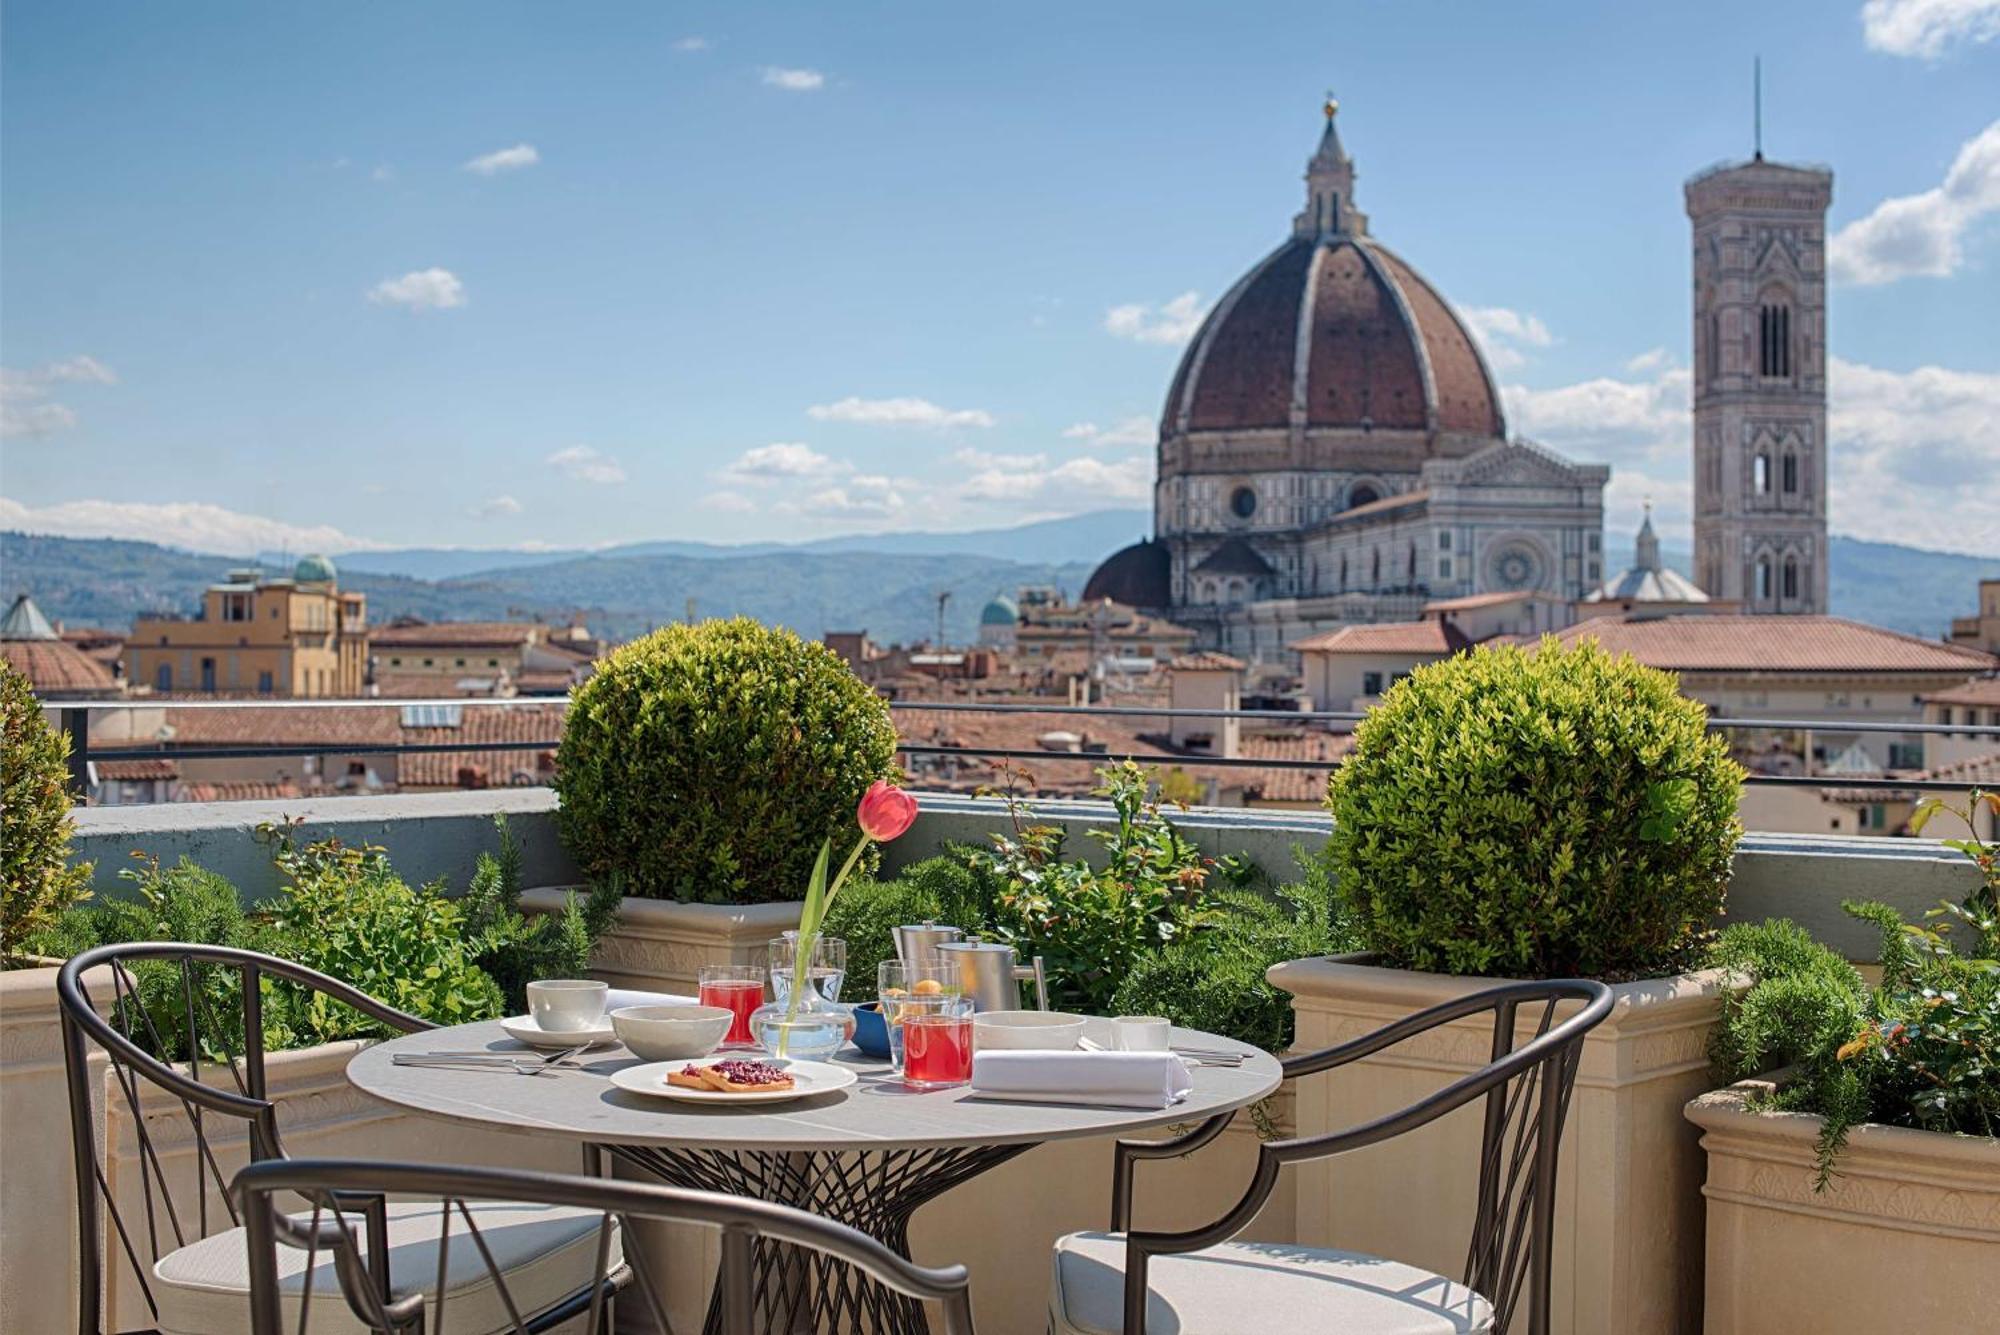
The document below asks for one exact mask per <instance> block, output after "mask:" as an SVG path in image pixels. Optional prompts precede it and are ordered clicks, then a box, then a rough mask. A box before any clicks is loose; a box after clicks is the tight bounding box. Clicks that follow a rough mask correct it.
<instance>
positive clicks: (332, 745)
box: [43, 696, 2000, 796]
mask: <svg viewBox="0 0 2000 1335" xmlns="http://www.w3.org/2000/svg"><path fill="white" fill-rule="evenodd" d="M568 704H569V700H568V698H567V697H565V696H511V697H506V698H493V697H485V696H467V697H459V696H451V697H445V698H438V699H394V700H384V699H314V700H296V699H254V700H242V699H228V700H182V699H174V700H144V699H140V700H47V701H44V702H43V708H45V709H51V710H55V711H56V712H57V713H58V715H59V717H60V726H61V727H62V728H63V730H64V731H65V732H67V733H68V735H69V738H70V761H69V764H70V784H71V787H72V790H73V791H74V792H76V793H77V794H78V795H79V796H82V795H87V794H88V792H89V767H90V765H91V763H92V762H94V761H115V760H162V759H175V758H183V757H185V758H188V759H208V760H245V759H288V758H292V757H305V756H330V755H338V756H367V755H422V754H430V753H441V752H454V753H467V754H480V753H486V752H504V751H541V750H549V749H552V748H554V747H555V746H556V745H558V743H559V742H560V741H561V738H560V737H559V736H558V737H549V738H546V739H529V740H514V739H508V740H503V741H449V742H371V741H330V742H314V743H294V742H279V743H247V742H246V743H225V744H217V745H209V744H204V743H193V744H184V745H178V746H177V745H174V744H173V743H172V742H170V741H163V742H159V743H154V744H147V745H134V744H120V745H113V746H93V745H92V744H91V739H90V716H91V714H93V713H107V712H121V711H122V712H132V711H139V710H159V709H173V710H211V709H225V710H231V709H295V710H311V709H371V708H372V709H397V710H402V709H409V708H416V707H423V706H441V705H442V706H453V707H461V708H485V709H550V708H555V709H563V708H567V706H568ZM890 705H891V707H892V708H894V709H897V710H904V711H909V712H924V713H941V714H951V713H968V714H1045V715H1046V714H1053V715H1062V716H1075V717H1080V718H1128V719H1160V720H1167V719H1176V718H1182V719H1187V718H1200V719H1238V720H1255V721H1259V722H1273V721H1275V722H1286V723H1301V724H1336V723H1346V724H1353V723H1358V722H1359V721H1360V720H1362V719H1363V718H1365V717H1366V714H1364V713H1361V712H1358V711H1354V710H1287V709H1188V708H1179V709H1177V708H1173V707H1170V706H1166V705H1160V706H1146V705H1101V704H1098V705H1073V704H1041V703H1036V702H1019V701H1005V702H1002V701H992V702H985V701H965V700H896V701H891V702H890ZM417 726H423V727H435V726H439V725H430V724H425V725H417ZM1709 727H1711V728H1713V729H1717V730H1721V731H1745V732H1749V731H1762V732H1777V733H1794V734H1799V735H1800V736H1801V739H1802V740H1801V751H1802V757H1803V763H1804V764H1805V766H1806V769H1807V772H1806V773H1804V774H1790V775H1780V774H1754V773H1753V774H1750V775H1748V776H1747V777H1746V779H1745V782H1746V783H1749V784H1752V785H1758V786H1768V787H1811V788H1838V789H1845V790H1851V791H1856V792H1882V793H1892V792H1922V791H1935V792H1958V791H1963V790H1964V789H1965V788H1967V787H1968V786H1969V785H1968V784H1967V783H1966V782H1965V781H1962V780H1950V779H1915V778H1896V777H1891V776H1865V775H1848V774H1839V773H1833V774H1828V773H1824V772H1822V773H1818V774H1814V773H1812V772H1811V767H1812V752H1813V739H1814V736H1815V734H1830V735H1833V736H1839V737H1848V736H1856V735H1860V734H1864V733H1867V734H1892V735H1900V736H1913V737H1920V736H1925V735H1939V736H1952V737H1968V738H1970V737H1979V738H1990V739H1992V740H1993V743H1994V749H1995V750H1996V751H2000V726H1996V725H1989V724H1970V723H1927V722H1921V721H1915V720H1912V721H1910V722H1875V721H1869V720H1863V719H1854V720H1841V719H1738V718H1722V717H1711V718H1710V719H1709ZM896 750H897V752H898V753H899V754H901V755H907V756H925V757H931V756H936V757H945V756H950V757H958V758H962V759H985V760H1002V761H1010V762H1011V761H1035V762H1037V763H1042V764H1047V763H1056V764H1106V763H1110V762H1115V761H1122V760H1134V761H1139V762H1142V763H1148V764H1176V765H1184V766H1187V767H1190V768H1199V769H1217V770H1229V769H1260V770H1274V769H1275V770H1328V771H1331V770H1333V769H1336V768H1338V767H1339V766H1340V764H1341V762H1342V759H1343V758H1342V757H1334V758H1330V759H1284V758H1275V757H1273V758H1265V757H1258V756H1211V755H1206V754H1203V753H1200V752H1192V751H1173V750H1166V749H1155V750H1138V749H1125V750H1120V749H1118V748H1117V747H1115V746H1112V745H1108V744H1105V745H1100V746H1099V747H1097V748H1094V749H1093V748H1090V747H1089V746H1088V744H1087V743H1086V745H1085V749H1079V750H1049V749H1044V748H1034V749H1029V748H1021V747H980V746H957V745H937V744H927V743H922V742H914V741H910V740H907V739H902V738H899V739H898V742H897V746H896Z"/></svg>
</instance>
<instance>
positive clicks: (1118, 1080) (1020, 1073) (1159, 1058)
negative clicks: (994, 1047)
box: [972, 1051, 1194, 1110]
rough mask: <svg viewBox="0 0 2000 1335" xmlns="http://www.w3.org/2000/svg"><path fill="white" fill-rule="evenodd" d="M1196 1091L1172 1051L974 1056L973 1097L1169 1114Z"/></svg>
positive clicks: (1020, 1053)
mask: <svg viewBox="0 0 2000 1335" xmlns="http://www.w3.org/2000/svg"><path fill="white" fill-rule="evenodd" d="M1193 1090H1194V1077H1192V1076H1190V1075H1189V1074H1188V1068H1187V1063H1185V1062H1183V1061H1182V1060H1181V1059H1180V1058H1179V1057H1176V1056H1175V1055H1174V1054H1173V1053H1171V1052H1009V1051H991V1052H975V1053H974V1054H973V1055H972V1095H973V1097H975V1098H991V1099H1006V1100H1010V1101H1015V1102H1022V1103H1075V1104H1081V1105H1084V1106H1088V1107H1093V1108H1142V1109H1154V1110H1165V1109H1167V1108H1171V1107H1173V1106H1174V1105H1175V1104H1176V1103H1179V1102H1180V1101H1181V1100H1182V1099H1184V1098H1186V1097H1187V1096H1188V1095H1189V1094H1190V1093H1191V1092H1193Z"/></svg>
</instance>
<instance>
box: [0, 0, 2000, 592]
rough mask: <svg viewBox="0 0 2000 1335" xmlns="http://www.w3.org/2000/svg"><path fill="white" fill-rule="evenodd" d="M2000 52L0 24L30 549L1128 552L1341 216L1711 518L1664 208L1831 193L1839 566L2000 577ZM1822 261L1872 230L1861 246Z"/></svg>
mask: <svg viewBox="0 0 2000 1335" xmlns="http://www.w3.org/2000/svg"><path fill="white" fill-rule="evenodd" d="M1996 34H2000V0H1872V2H1871V3H1868V4H1866V5H1864V4H1863V3H1862V2H1861V0H1852V3H1827V2H1826V0H1819V2H1818V3H1789V4H1783V3H1774V4H1764V5H1758V6H1753V7H1745V6H1741V5H1727V4H1683V5H1672V6H1665V5H1661V6H1636V5H1587V6H1582V5H1566V6H1558V5H1553V4H1521V3H1507V4H1499V3H1492V4H1474V3H1469V2H1468V3H1454V4H1445V3H1401V4H1388V3H1381V4H1328V3H1324V2H1323V0H1322V3H1318V4H1311V5H1306V4H1298V5H1292V4H1259V5H1243V6H1235V7H1231V8H1229V9H1228V10H1226V11H1225V10H1224V9H1222V8H1221V7H1217V6H1214V5H1208V4H1162V3H1153V4H1146V5H1140V4H1135V3H1117V4H1113V3H1106V4H1094V5H1074V4H1065V5H1056V4H1045V5H1016V6H1011V7H1008V8H1006V9H1000V10H996V9H991V8H988V9H974V8H971V7H966V6H942V5H935V4H858V5H842V6H832V5H812V6H805V5H797V6H795V5H775V4H773V5H756V6H750V5H676V6H673V7H671V8H669V7H665V6H654V5H647V6H636V5H632V6H625V5H594V6H587V7H573V6H556V5H525V4H494V3H482V4H476V5H474V4H443V3H427V4H423V5H410V6H386V5H380V6H336V5H331V4H320V5H312V6H300V5H282V4H259V5H249V4H238V5H231V4H206V5H200V6H186V5H139V4H130V3H128V4H105V5H74V4H62V3H55V2H54V0H14V2H13V3H10V4H9V5H8V6H7V8H6V10H5V13H4V31H0V39H4V41H0V47H3V48H4V51H3V52H0V60H4V67H3V68H0V297H3V298H4V303H3V304H0V360H4V364H5V366H6V367H7V377H6V381H5V386H4V389H5V403H4V407H5V410H6V426H7V434H8V439H7V440H6V442H5V445H4V455H0V460H4V464H0V469H3V470H4V471H0V524H4V525H6V526H13V527H29V528H34V529H39V530H42V531H51V532H71V533H104V534H117V535H120V536H130V537H139V538H152V539H155V540H162V541H172V542H178V543H181V544H183V545H194V546H200V547H204V548H207V549H211V550H240V551H248V550H255V549H257V548H259V547H265V546H280V545H282V546H289V547H292V548H294V549H298V548H301V547H309V546H322V547H328V548H332V549H338V548H340V547H343V546H352V545H365V544H394V545H404V544H425V545H430V544H436V545H477V546H503V545H535V544H553V545H570V544H590V543H603V542H611V541H623V540H637V539H644V538H657V537H685V538H703V539H713V540H724V541H727V540H737V539H742V540H750V539H768V538H786V537H809V536H817V535H821V534H826V533H835V532H843V531H859V530H875V529H884V528H957V527H984V526H990V525H997V524H1006V523H1013V522H1019V521H1023V520H1026V519H1031V518H1038V517H1043V516H1047V515H1054V514H1062V513H1068V512H1075V511H1080V510H1086V509H1095V508H1102V507H1104V506H1107V505H1127V504H1129V505H1144V504H1146V503H1147V500H1146V497H1147V494H1148V487H1149V485H1150V480H1151V471H1152V465H1151V449H1150V436H1151V430H1152V422H1151V419H1153V418H1154V416H1155V415H1156V413H1157V411H1158V406H1159V403H1160V400H1161V398H1162V396H1163V394H1164V390H1165V385H1166V381H1167V378H1168V376H1169V375H1170V373H1171V371H1172V367H1173V363H1174V361H1175V359H1176V357H1177V356H1178V353H1179V340H1180V339H1181V338H1183V337H1184V335H1185V332H1186V331H1187V329H1188V328H1189V327H1190V325H1191V323H1192V320H1193V319H1194V318H1195V317H1197V316H1198V314H1199V313H1200V312H1201V311H1202V310H1203V309H1205V308H1206V305H1207V304H1208V303H1209V302H1211V301H1212V300H1214V299H1215V297H1216V296H1217V295H1218V294H1219V293H1221V292H1222V291H1223V290H1224V289H1225V288H1227V286H1228V285H1229V284H1230V283H1231V282H1232V281H1233V280H1234V279H1235V277H1236V276H1237V275H1238V274H1240V273H1241V271H1242V270H1243V269H1245V268H1246V267H1247V266H1248V265H1249V264H1251V263H1252V262H1253V261H1254V260H1255V259H1257V258H1258V257H1259V256H1261V255H1262V254H1263V253H1264V252H1265V251H1266V250H1268V249H1269V247H1270V246H1271V245H1273V244H1275V242H1276V241H1277V240H1279V239H1280V238H1282V236H1283V235H1284V234H1285V231H1286V228H1287V226H1288V223H1289V219H1290V216H1291V214H1292V212H1293V211H1294V210H1295V209H1296V208H1297V207H1298V203H1299V198H1300V195H1301V191H1302V186H1301V185H1300V181H1299V176H1300V172H1301V170H1302V167H1303V164H1304V160H1305V158H1306V157H1307V156H1308V154H1309V153H1310V152H1311V150H1312V148H1313V145H1314V141H1315V138H1316V135H1317V130H1318V121H1319V113H1318V104H1319V101H1320V98H1321V96H1322V94H1323V92H1324V91H1325V90H1326V89H1327V88H1328V87H1331V88H1333V89H1334V90H1335V91H1336V92H1337V94H1338V95H1339V97H1340V100H1341V104H1342V112H1341V126H1342V134H1343V139H1344V141H1345V143H1346V145H1347V147H1348V150H1349V151H1350V152H1351V153H1352V154H1353V156H1354V157H1355V159H1356V162H1357V165H1358V167H1359V170H1360V181H1359V186H1358V189H1357V196H1358V202H1359V203H1360V205H1361V206H1362V207H1363V208H1365V209H1367V210H1368V212H1369V213H1370V215H1371V218H1372V229H1373V231H1374V232H1375V234H1376V235H1377V236H1378V237H1380V238H1381V239H1382V240H1383V241H1384V242H1385V243H1386V244H1388V245H1389V246H1391V247H1392V248H1394V249H1395V250H1397V251H1399V252H1400V253H1401V254H1403V255H1404V256H1405V257H1406V258H1408V259H1409V260H1410V261H1411V262H1412V263H1414V264H1415V265H1417V266H1418V267H1419V268H1420V269H1421V270H1422V271H1423V272H1424V273H1425V274H1426V275H1428V276H1429V277H1430V278H1431V280H1432V281H1433V282H1434V283H1436V284H1437V285H1438V286H1439V287H1440V288H1441V289H1442V291H1443V292H1444V293H1445V294H1446V296H1447V297H1449V298H1450V299H1451V300H1452V301H1453V302H1454V303H1455V304H1456V305H1457V306H1459V307H1460V309H1461V310H1462V311H1465V312H1466V313H1467V314H1468V316H1469V317H1470V318H1471V319H1473V320H1474V322H1475V323H1476V324H1477V325H1478V327H1479V328H1480V329H1481V330H1482V331H1483V333H1484V336H1485V337H1486V340H1487V343H1488V348H1489V352H1490V353H1491V354H1492V357H1493V360H1494V362H1495V364H1496V371H1497V373H1498V375H1499V378H1500V379H1501V381H1502V382H1503V384H1504V385H1505V387H1506V392H1507V396H1508V400H1509V404H1510V409H1511V412H1510V418H1511V424H1512V426H1513V427H1514V428H1515V429H1516V430H1520V431H1525V432H1526V433H1528V434H1530V435H1532V436H1534V437H1536V438H1538V439H1541V440H1543V441H1545V442H1547V443H1548V444H1550V445H1553V446H1554V447H1556V448H1557V449H1560V450H1562V451H1564V452H1566V453H1568V454H1570V455H1572V456H1573V457H1577V458H1580V459H1590V460H1602V461H1605V462H1609V463H1611V464H1612V465H1613V466H1614V469H1615V470H1616V472H1615V475H1614V482H1613V484H1612V488H1611V491H1610V493H1609V498H1608V499H1609V517H1608V521H1607V522H1608V526H1609V527H1610V528H1611V530H1612V533H1613V539H1614V542H1615V541H1616V539H1617V535H1618V534H1620V533H1621V532H1623V531H1626V530H1629V528H1630V527H1632V526H1633V525H1634V524H1636V519H1637V511H1638V507H1639V504H1640V500H1641V498H1642V497H1644V496H1648V495H1651V496H1653V497H1654V498H1655V500H1656V502H1657V504H1658V506H1659V511H1660V515H1661V517H1662V520H1663V521H1664V523H1665V524H1667V525H1668V526H1669V528H1670V530H1671V529H1672V528H1673V527H1675V526H1680V525H1684V523H1685V517H1686V512H1687V499H1686V488H1687V465H1686V450H1687V435H1688V425H1687V410H1686V381H1685V374H1684V372H1683V371H1682V369H1681V368H1682V366H1683V364H1684V363H1685V361H1686V357H1687V348H1688V341H1689V335H1688V311H1687V304H1688V272H1687V266H1688V260H1687V252H1688V243H1687V224H1686V220H1685V218H1684V216H1683V214H1682V208H1681V199H1680V186H1681V182H1682V181H1683V179H1684V178H1685V177H1686V176H1687V175H1689V174H1690V173H1691V172H1693V171H1695V170H1697V169H1699V168H1701V167H1703V166H1705V165H1707V164H1709V163H1711V162H1714V161H1716V160H1718V159H1722V158H1725V157H1740V156H1743V155H1745V154H1746V153H1747V151H1748V149H1749V147H1750V61H1751V57H1752V55H1753V54H1755V53H1760V52H1761V53H1762V55H1763V58H1764V69H1765V106H1766V110H1765V146H1766V150H1767V152H1768V153H1769V154H1770V155H1771V156H1773V157H1776V158H1780V159H1791V160H1808V161H1823V162H1828V163H1831V164H1832V165H1833V167H1834V168H1835V171H1836V173H1837V177H1836V184H1835V202H1834V207H1833V212H1832V217H1831V222H1832V226H1833V228H1834V229H1835V231H1836V232H1837V233H1839V234H1840V239H1839V240H1838V241H1837V243H1836V256H1835V259H1836V265H1837V266H1838V267H1837V272H1838V274H1839V275H1840V279H1841V281H1839V282H1838V283H1837V285H1836V287H1835V290H1834V296H1833V309H1832V322H1833V352H1834V357H1835V368H1834V388H1833V398H1834V433H1833V434H1834V439H1835V449H1836V453H1835V458H1834V463H1833V485H1834V497H1833V507H1834V513H1833V526H1834V529H1835V531H1837V532H1847V533H1854V534H1858V535H1861V536H1867V537H1876V538H1887V539H1900V540H1904V541H1911V542H1915V543H1918V544H1920V545H1925V546H1934V547H1946V548H1955V549H1959V550H1971V551H1980V552H1987V553H1996V552H2000V497H1996V496H1995V491H1996V489H1995V488H1994V487H1993V485H1992V482H1991V479H1992V478H1993V477H1994V476H1995V475H1996V474H2000V332H1996V331H2000V320H1996V319H1995V315H1994V313H1995V312H1996V311H2000V41H1996V40H1994V38H1995V36H1996ZM1842 229H1846V230H1845V231H1842Z"/></svg>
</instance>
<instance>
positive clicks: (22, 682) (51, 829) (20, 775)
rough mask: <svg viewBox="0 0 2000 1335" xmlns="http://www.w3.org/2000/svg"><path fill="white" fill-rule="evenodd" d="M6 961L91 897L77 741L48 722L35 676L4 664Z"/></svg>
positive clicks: (1, 940) (0, 935)
mask: <svg viewBox="0 0 2000 1335" xmlns="http://www.w3.org/2000/svg"><path fill="white" fill-rule="evenodd" d="M0 731H3V732H4V734H5V736H4V744H0V790H4V791H0V960H5V959H8V958H11V957H13V956H14V955H15V954H16V953H17V952H19V951H20V950H21V949H22V948H23V945H24V943H25V942H26V940H27V938H28V937H30V936H32V935H33V934H35V933H36V932H39V931H41V930H43V929H44V928H47V927H50V926H52V925H53V924H54V923H55V921H56V919H57V918H58V917H60V916H61V915H62V912H63V910H65V909H67V908H68V907H69V906H70V905H72V904H74V903H76V902H77V901H78V900H80V899H87V898H89V896H90V872H91V868H90V864H88V863H85V864H83V865H81V866H75V867H73V866H71V865H70V861H69V840H70V832H71V829H72V824H71V821H70V814H69V806H70V801H69V738H68V737H66V736H65V735H63V734H62V733H60V732H57V731H56V730H55V729H54V728H51V727H50V726H49V724H48V720H47V719H45V718H43V717H42V707H41V702H40V701H39V700H37V699H36V698H35V692H34V688H33V687H31V686H30V685H29V684H28V679H27V678H26V677H24V676H22V675H21V674H20V673H19V672H17V671H16V670H15V669H14V668H13V667H11V666H9V665H8V664H6V663H0Z"/></svg>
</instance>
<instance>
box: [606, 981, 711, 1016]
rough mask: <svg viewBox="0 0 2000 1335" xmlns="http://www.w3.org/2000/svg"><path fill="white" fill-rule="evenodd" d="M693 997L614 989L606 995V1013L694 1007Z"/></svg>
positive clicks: (622, 988) (620, 988)
mask: <svg viewBox="0 0 2000 1335" xmlns="http://www.w3.org/2000/svg"><path fill="white" fill-rule="evenodd" d="M695 1004H697V1003H696V1001H695V999H694V998H693V997H677V996H675V995H674V994H673V993H671V992H640V991H636V990H634V989H632V988H626V987H614V988H612V989H611V990H610V991H608V992H606V993H605V994H604V1013H605V1014H606V1015H609V1014H611V1012H613V1011H615V1010H623V1009H624V1008H625V1007H627V1006H693V1005H695Z"/></svg>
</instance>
